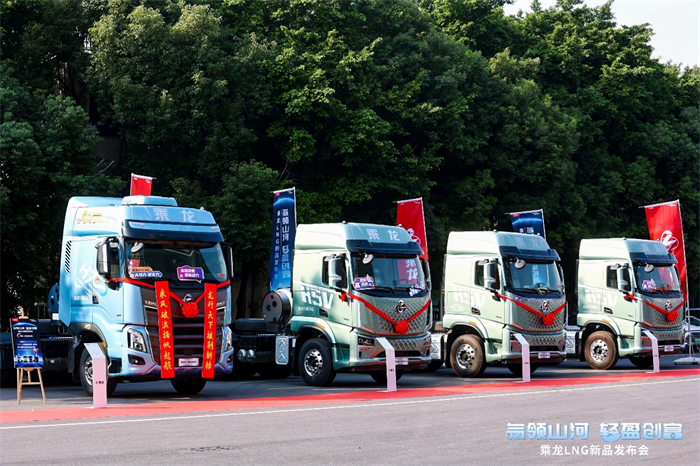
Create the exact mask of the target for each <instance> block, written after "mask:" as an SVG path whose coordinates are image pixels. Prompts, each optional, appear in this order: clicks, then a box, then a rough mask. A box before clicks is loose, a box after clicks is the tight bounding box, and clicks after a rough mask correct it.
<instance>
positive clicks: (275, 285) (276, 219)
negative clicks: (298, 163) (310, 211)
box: [270, 188, 297, 291]
mask: <svg viewBox="0 0 700 466" xmlns="http://www.w3.org/2000/svg"><path fill="white" fill-rule="evenodd" d="M294 189H295V188H291V189H285V190H282V191H275V192H274V196H275V197H274V200H273V202H272V244H271V245H270V291H275V290H278V289H280V288H291V287H292V255H293V252H294V235H295V234H296V230H297V210H296V196H295V191H294Z"/></svg>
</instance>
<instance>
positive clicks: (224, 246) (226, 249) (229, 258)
mask: <svg viewBox="0 0 700 466" xmlns="http://www.w3.org/2000/svg"><path fill="white" fill-rule="evenodd" d="M221 252H222V253H223V254H224V262H226V273H227V274H228V279H229V280H233V249H231V245H229V244H228V243H226V242H224V243H221Z"/></svg>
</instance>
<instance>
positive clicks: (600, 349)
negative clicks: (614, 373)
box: [589, 339, 608, 363]
mask: <svg viewBox="0 0 700 466" xmlns="http://www.w3.org/2000/svg"><path fill="white" fill-rule="evenodd" d="M589 353H590V354H591V359H593V360H594V361H595V362H597V363H603V362H605V360H606V359H608V344H607V343H605V342H604V341H603V340H601V339H598V340H594V341H593V343H591V347H590V350H589Z"/></svg>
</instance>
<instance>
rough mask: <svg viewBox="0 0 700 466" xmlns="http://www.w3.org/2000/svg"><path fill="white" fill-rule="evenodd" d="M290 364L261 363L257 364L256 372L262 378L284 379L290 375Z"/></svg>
mask: <svg viewBox="0 0 700 466" xmlns="http://www.w3.org/2000/svg"><path fill="white" fill-rule="evenodd" d="M292 370H293V368H292V365H291V364H287V365H286V366H281V365H279V364H277V363H275V362H270V363H267V364H261V365H260V366H258V374H260V377H262V378H263V379H284V378H285V377H289V376H290V375H292Z"/></svg>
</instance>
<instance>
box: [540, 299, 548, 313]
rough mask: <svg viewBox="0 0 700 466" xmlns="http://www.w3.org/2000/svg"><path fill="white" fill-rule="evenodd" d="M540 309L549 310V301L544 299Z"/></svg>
mask: <svg viewBox="0 0 700 466" xmlns="http://www.w3.org/2000/svg"><path fill="white" fill-rule="evenodd" d="M540 311H542V312H543V313H544V312H547V311H549V303H548V302H547V301H542V305H541V306H540Z"/></svg>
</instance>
